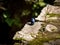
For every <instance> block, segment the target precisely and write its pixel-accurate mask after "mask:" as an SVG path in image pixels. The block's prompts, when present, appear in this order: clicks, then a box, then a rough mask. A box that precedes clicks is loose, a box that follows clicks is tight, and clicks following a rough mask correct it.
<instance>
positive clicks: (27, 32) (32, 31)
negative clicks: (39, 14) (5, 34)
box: [13, 22, 43, 41]
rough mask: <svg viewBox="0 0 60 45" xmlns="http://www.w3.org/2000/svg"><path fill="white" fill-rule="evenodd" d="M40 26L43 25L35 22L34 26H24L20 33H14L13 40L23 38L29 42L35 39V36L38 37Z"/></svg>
mask: <svg viewBox="0 0 60 45" xmlns="http://www.w3.org/2000/svg"><path fill="white" fill-rule="evenodd" d="M41 24H43V22H35V24H34V25H28V24H25V26H24V27H23V29H22V30H21V31H18V32H16V34H15V36H14V37H13V39H16V38H18V39H19V38H23V39H25V40H27V41H31V40H32V39H34V38H35V37H36V35H38V32H39V29H40V28H41Z"/></svg>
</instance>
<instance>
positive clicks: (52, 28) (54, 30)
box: [46, 24, 58, 32]
mask: <svg viewBox="0 0 60 45" xmlns="http://www.w3.org/2000/svg"><path fill="white" fill-rule="evenodd" d="M46 30H47V31H49V32H58V29H57V27H56V26H54V25H52V24H47V26H46Z"/></svg>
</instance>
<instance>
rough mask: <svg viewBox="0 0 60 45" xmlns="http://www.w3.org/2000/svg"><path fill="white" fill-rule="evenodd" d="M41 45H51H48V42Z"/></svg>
mask: <svg viewBox="0 0 60 45" xmlns="http://www.w3.org/2000/svg"><path fill="white" fill-rule="evenodd" d="M43 45H51V44H49V43H48V42H45V43H43Z"/></svg>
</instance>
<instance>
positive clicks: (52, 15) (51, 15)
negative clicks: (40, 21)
mask: <svg viewBox="0 0 60 45" xmlns="http://www.w3.org/2000/svg"><path fill="white" fill-rule="evenodd" d="M47 15H49V17H54V16H60V14H54V13H51V14H47Z"/></svg>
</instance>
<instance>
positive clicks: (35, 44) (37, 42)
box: [29, 33, 60, 45]
mask: <svg viewBox="0 0 60 45" xmlns="http://www.w3.org/2000/svg"><path fill="white" fill-rule="evenodd" d="M56 39H60V34H55V33H53V34H47V35H44V34H42V33H39V35H38V36H37V37H36V39H34V40H32V41H30V42H29V45H43V43H44V42H49V41H50V40H56Z"/></svg>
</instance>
